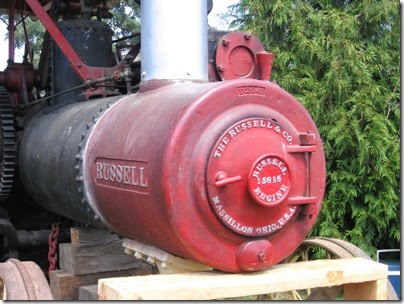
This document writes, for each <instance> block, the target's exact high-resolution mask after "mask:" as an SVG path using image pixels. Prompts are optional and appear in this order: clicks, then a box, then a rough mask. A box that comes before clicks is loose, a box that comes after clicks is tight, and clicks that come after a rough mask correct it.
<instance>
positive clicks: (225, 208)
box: [206, 118, 299, 237]
mask: <svg viewBox="0 0 404 304" xmlns="http://www.w3.org/2000/svg"><path fill="white" fill-rule="evenodd" d="M291 143H292V135H291V133H290V132H289V131H288V130H285V129H284V128H283V127H282V126H281V125H279V124H278V123H277V122H276V121H274V120H271V119H265V118H249V119H245V120H242V121H240V122H238V123H236V124H234V125H233V126H231V127H230V128H229V129H227V130H226V131H225V132H224V134H222V136H221V137H220V138H219V140H218V141H217V142H216V144H215V146H214V148H213V150H212V152H211V155H210V159H209V163H208V167H207V172H206V178H207V188H208V196H209V202H210V204H211V207H212V209H213V211H214V212H215V214H216V216H217V217H218V218H219V220H220V221H221V222H222V223H223V224H224V225H225V226H226V227H227V228H229V229H231V230H232V231H234V232H236V233H238V234H241V235H245V236H257V237H258V236H265V235H268V234H271V233H273V232H275V231H277V230H279V229H281V228H282V227H283V226H284V225H285V224H286V223H287V222H288V221H289V220H290V219H291V218H292V217H293V215H294V214H295V212H296V208H297V207H296V206H292V205H289V204H288V203H287V202H286V200H285V199H286V198H287V196H288V193H289V190H290V188H291V185H292V174H290V170H292V169H291V166H289V165H288V161H289V160H290V159H291V157H290V155H288V153H287V148H286V146H288V145H291ZM298 169H299V168H297V170H298Z"/></svg>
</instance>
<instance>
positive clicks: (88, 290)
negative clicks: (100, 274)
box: [79, 285, 98, 301]
mask: <svg viewBox="0 0 404 304" xmlns="http://www.w3.org/2000/svg"><path fill="white" fill-rule="evenodd" d="M96 300H98V285H88V286H81V287H80V288H79V301H96Z"/></svg>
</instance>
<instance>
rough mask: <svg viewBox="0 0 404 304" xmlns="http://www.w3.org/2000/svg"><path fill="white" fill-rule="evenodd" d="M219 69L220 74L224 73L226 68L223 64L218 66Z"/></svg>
mask: <svg viewBox="0 0 404 304" xmlns="http://www.w3.org/2000/svg"><path fill="white" fill-rule="evenodd" d="M217 69H218V70H219V72H224V71H225V69H226V68H225V67H224V65H223V64H219V65H218V66H217Z"/></svg>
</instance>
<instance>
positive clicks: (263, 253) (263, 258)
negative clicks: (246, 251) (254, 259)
mask: <svg viewBox="0 0 404 304" xmlns="http://www.w3.org/2000/svg"><path fill="white" fill-rule="evenodd" d="M257 256H258V260H260V261H262V262H263V261H265V260H266V259H267V255H266V254H265V252H263V251H259V252H258V254H257Z"/></svg>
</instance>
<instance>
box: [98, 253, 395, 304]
mask: <svg viewBox="0 0 404 304" xmlns="http://www.w3.org/2000/svg"><path fill="white" fill-rule="evenodd" d="M386 278H387V266H386V265H383V264H379V263H376V262H373V261H369V260H365V259H362V258H352V259H340V260H317V261H309V262H299V263H294V264H279V265H276V266H273V267H271V268H270V269H267V270H264V271H260V272H255V273H244V274H225V273H221V272H217V271H210V272H198V273H187V274H172V275H158V276H153V275H148V276H143V277H137V278H136V277H128V278H110V279H100V280H99V281H98V296H99V299H102V300H140V299H142V300H210V299H218V298H229V297H242V296H249V295H259V294H269V293H274V292H285V291H290V290H300V289H307V288H315V287H325V286H335V285H344V284H350V283H362V282H369V281H375V280H384V279H386Z"/></svg>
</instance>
